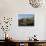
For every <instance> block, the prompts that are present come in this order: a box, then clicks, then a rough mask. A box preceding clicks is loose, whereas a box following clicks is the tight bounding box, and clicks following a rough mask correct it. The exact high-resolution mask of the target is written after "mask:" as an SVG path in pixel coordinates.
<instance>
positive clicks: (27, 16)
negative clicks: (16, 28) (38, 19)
mask: <svg viewBox="0 0 46 46" xmlns="http://www.w3.org/2000/svg"><path fill="white" fill-rule="evenodd" d="M32 17H33V14H18V19H21V18H32Z"/></svg>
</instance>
